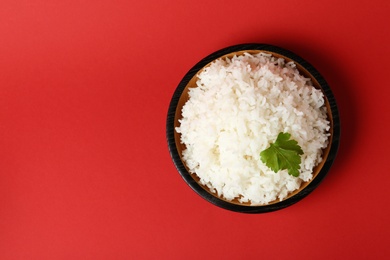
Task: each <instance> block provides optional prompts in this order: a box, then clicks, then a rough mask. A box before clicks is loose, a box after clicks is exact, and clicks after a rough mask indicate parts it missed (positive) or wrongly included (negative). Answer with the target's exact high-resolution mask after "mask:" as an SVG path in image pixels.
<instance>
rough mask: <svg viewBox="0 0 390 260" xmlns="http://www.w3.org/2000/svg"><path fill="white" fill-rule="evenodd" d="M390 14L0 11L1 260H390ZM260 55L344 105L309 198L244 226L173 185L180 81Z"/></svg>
mask: <svg viewBox="0 0 390 260" xmlns="http://www.w3.org/2000/svg"><path fill="white" fill-rule="evenodd" d="M389 3H390V2H389V1H387V0H359V1H339V0H326V1H325V0H320V1H287V0H281V1H259V0H241V1H219V0H215V1H205V0H199V1H182V0H172V1H168V0H167V1H124V0H123V1H122V0H95V1H86V0H84V1H83V0H81V1H71V0H62V1H38V0H24V1H22V0H12V1H10V0H2V1H1V2H0V259H4V260H8V259H199V258H200V257H202V258H204V259H244V258H246V259H255V258H256V259H259V258H263V259H282V258H288V259H384V258H385V257H386V256H387V257H389V256H390V246H389V245H388V243H389V240H388V238H389V235H390V224H389V217H390V209H389V184H390V175H389V173H390V171H389V170H390V166H389V159H388V151H389V148H388V147H389V145H390V142H389V138H388V133H389V130H388V127H389V122H390V120H389V119H390V118H389V112H390V102H389V100H388V98H389V94H390V90H389V89H390V86H389V83H388V82H389V81H388V80H387V77H388V76H389V75H390V72H389V60H390V52H389V44H390V41H389V40H390V37H389V34H388V28H389V24H390V23H389V22H390V18H389V15H388V13H389V12H390V4H389ZM247 42H259V43H268V44H274V45H278V46H280V47H284V48H287V49H289V50H291V51H293V52H295V53H296V54H298V55H300V56H301V57H303V58H304V59H306V60H308V61H309V62H310V63H312V65H314V66H315V67H316V68H317V69H318V70H319V71H320V72H321V74H322V75H323V76H324V77H325V79H326V80H327V81H328V83H329V85H330V86H331V88H332V90H333V92H334V95H335V97H336V99H337V101H338V105H339V109H340V115H341V123H342V136H341V146H340V150H339V154H338V157H337V160H336V162H335V164H334V166H333V168H332V169H331V171H330V172H329V174H328V176H327V177H326V178H325V180H324V181H323V182H322V183H321V185H320V186H319V187H318V188H317V189H316V190H315V191H314V192H313V193H311V194H310V195H309V196H308V197H307V198H305V199H304V200H302V201H300V202H299V203H297V204H295V205H293V206H291V207H289V208H286V209H283V210H281V211H277V212H273V213H267V214H258V215H247V214H240V213H234V212H230V211H227V210H224V209H220V208H217V207H215V206H213V205H211V204H210V203H208V202H206V201H205V200H203V199H202V198H201V197H199V196H198V195H197V194H195V193H194V192H193V191H192V190H191V189H190V188H189V187H188V186H187V185H186V184H185V182H184V181H183V180H182V178H181V177H180V175H179V174H178V173H177V171H176V169H175V167H174V165H173V163H172V161H171V158H170V156H169V152H168V148H167V143H166V139H165V120H166V113H167V109H168V105H169V102H170V98H171V96H172V94H173V91H174V90H175V88H176V86H177V85H178V83H179V81H180V80H181V78H182V77H183V76H184V74H185V73H186V72H187V71H188V70H189V69H190V68H191V67H192V66H193V65H194V64H195V63H196V62H198V61H199V60H200V59H202V58H203V57H205V56H207V55H208V54H210V53H212V52H214V51H216V50H219V49H221V48H224V47H227V46H230V45H233V44H239V43H247Z"/></svg>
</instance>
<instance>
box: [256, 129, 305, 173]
mask: <svg viewBox="0 0 390 260" xmlns="http://www.w3.org/2000/svg"><path fill="white" fill-rule="evenodd" d="M290 137H291V135H290V134H289V133H283V132H280V133H279V135H278V137H277V138H276V141H275V143H271V144H270V147H268V148H267V149H265V150H264V151H262V152H261V153H260V158H261V161H262V162H263V163H265V165H267V167H269V168H270V169H271V170H273V171H274V172H278V171H280V170H285V169H287V171H288V174H290V175H292V176H295V177H298V176H299V169H300V168H301V166H300V164H301V156H300V155H302V154H303V151H302V148H301V147H300V146H299V145H298V142H297V141H295V140H289V139H290Z"/></svg>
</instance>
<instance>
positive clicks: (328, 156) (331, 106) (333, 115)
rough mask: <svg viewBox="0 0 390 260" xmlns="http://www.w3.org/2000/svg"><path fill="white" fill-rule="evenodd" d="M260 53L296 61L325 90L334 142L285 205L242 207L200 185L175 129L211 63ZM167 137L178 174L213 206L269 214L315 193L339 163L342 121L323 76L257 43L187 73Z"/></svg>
mask: <svg viewBox="0 0 390 260" xmlns="http://www.w3.org/2000/svg"><path fill="white" fill-rule="evenodd" d="M260 51H261V52H266V53H271V54H272V55H273V56H275V57H278V58H283V59H285V60H286V61H293V62H294V63H295V64H296V66H297V69H298V70H299V72H300V73H301V74H302V75H304V76H305V77H308V78H311V80H312V83H313V85H314V87H316V88H318V89H321V90H322V92H323V93H324V96H325V104H326V107H327V113H328V114H327V115H328V120H329V121H330V130H329V132H330V140H329V144H328V147H327V148H326V149H324V151H323V160H322V162H321V163H320V164H319V165H318V166H316V167H315V168H314V169H313V178H312V180H311V181H309V182H305V183H303V184H302V185H301V187H300V189H298V190H297V191H295V192H293V193H291V194H289V195H288V197H287V198H285V199H284V200H282V201H279V200H275V201H273V202H271V203H269V204H267V205H251V204H250V203H240V202H238V201H228V200H225V199H223V198H220V197H218V196H217V195H216V194H214V193H212V192H210V190H209V189H208V188H207V187H205V186H203V185H201V184H199V178H198V177H197V176H196V175H195V174H190V173H189V171H188V169H187V167H186V165H185V163H184V162H183V161H182V159H181V152H182V150H183V149H185V146H184V145H183V144H181V143H180V135H179V134H178V133H177V132H176V131H175V127H177V126H179V122H178V120H179V119H180V118H181V108H182V107H183V105H184V104H185V102H186V101H187V100H188V88H189V87H195V86H196V74H197V73H198V72H199V71H200V70H202V69H203V68H204V67H205V66H207V65H208V64H209V63H210V62H212V61H214V60H215V59H218V58H221V57H225V56H227V57H231V56H234V55H239V54H241V53H243V52H249V53H258V52H260ZM166 135H167V141H168V147H169V151H170V154H171V157H172V160H173V162H174V164H175V166H176V168H177V170H178V171H179V173H180V175H181V176H182V177H183V179H184V180H185V182H186V183H187V184H188V185H189V186H190V187H191V188H192V189H193V190H194V191H195V192H196V193H198V194H199V195H200V196H201V197H203V198H204V199H206V200H207V201H209V202H210V203H212V204H214V205H216V206H219V207H221V208H224V209H227V210H231V211H236V212H242V213H265V212H272V211H275V210H279V209H283V208H286V207H288V206H291V205H293V204H294V203H296V202H298V201H300V200H301V199H303V198H304V197H306V196H307V195H308V194H309V193H311V192H312V191H313V190H314V189H315V188H316V187H317V186H318V185H319V184H320V182H321V181H322V180H323V179H324V177H325V176H326V175H327V173H328V172H329V169H330V168H331V166H332V164H333V161H334V160H335V157H336V154H337V150H338V147H339V140H340V119H339V113H338V109H337V104H336V101H335V98H334V96H333V94H332V91H331V89H330V88H329V86H328V84H327V83H326V81H325V80H324V78H323V77H322V76H321V75H320V73H319V72H318V71H317V70H316V69H315V68H314V67H313V66H312V65H310V64H309V63H308V62H307V61H305V60H304V59H302V58H301V57H299V56H298V55H296V54H294V53H292V52H291V51H288V50H285V49H283V48H280V47H277V46H273V45H269V44H257V43H251V44H239V45H234V46H230V47H227V48H224V49H221V50H219V51H216V52H214V53H212V54H210V55H208V56H207V57H205V58H204V59H202V60H201V61H199V62H198V63H197V64H196V65H195V66H194V67H192V68H191V69H190V70H189V71H188V72H187V74H186V75H185V76H184V77H183V79H182V80H181V81H180V83H179V85H178V86H177V88H176V90H175V92H174V94H173V97H172V99H171V102H170V105H169V109H168V116H167V125H166Z"/></svg>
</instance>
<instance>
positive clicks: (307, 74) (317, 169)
mask: <svg viewBox="0 0 390 260" xmlns="http://www.w3.org/2000/svg"><path fill="white" fill-rule="evenodd" d="M245 52H246V53H250V54H257V53H259V52H264V53H269V54H272V55H273V56H274V57H276V58H283V59H284V60H285V61H286V62H290V61H293V62H294V63H295V64H296V67H297V69H298V70H299V72H300V73H301V74H302V75H303V76H305V77H306V78H310V79H311V81H312V84H313V86H314V87H315V88H317V89H321V90H322V92H324V89H323V88H322V87H321V85H320V84H319V82H318V80H317V79H316V77H315V75H312V74H311V73H310V72H309V71H308V70H307V69H305V68H304V67H303V66H302V65H301V64H299V63H298V62H297V61H295V60H292V59H290V58H288V57H286V56H283V55H281V54H278V53H275V52H272V51H267V50H241V51H235V52H231V53H229V54H226V55H223V56H221V57H220V58H226V57H228V58H232V57H233V56H235V55H237V56H239V55H242V54H243V53H245ZM209 64H210V63H209ZM209 64H207V65H206V66H204V67H203V68H205V67H207V66H208V65H209ZM203 68H201V69H200V70H199V71H198V72H197V73H196V74H195V75H194V76H193V77H192V78H191V79H190V80H189V81H188V83H187V85H186V86H185V88H184V90H183V92H182V94H181V96H180V98H179V101H178V104H177V107H176V111H175V116H174V127H175V128H176V127H178V126H179V125H180V123H179V120H180V119H181V118H182V113H181V111H182V108H183V106H184V104H185V103H186V102H187V100H188V99H189V95H188V91H189V89H190V88H195V87H197V85H196V81H197V76H198V74H199V73H200V72H201V71H202V70H203ZM324 100H325V106H326V109H327V116H328V120H329V122H330V130H329V133H330V136H329V140H328V146H327V147H326V148H325V149H323V151H322V152H323V155H322V161H321V163H319V164H318V165H317V166H316V167H315V168H314V169H313V178H312V180H310V181H308V182H302V184H301V186H300V188H299V189H298V190H295V191H294V192H292V193H290V194H289V195H288V196H287V197H286V198H285V199H284V200H286V199H288V198H291V197H293V196H295V195H296V194H298V193H300V192H301V191H302V190H304V189H305V188H306V187H307V186H308V185H309V184H310V183H311V182H312V181H313V180H314V179H315V178H316V177H317V176H318V174H319V172H320V171H321V169H322V167H323V166H324V163H325V162H326V161H327V157H328V155H329V151H330V147H331V144H332V139H333V126H334V125H333V124H334V122H333V116H332V111H331V106H330V104H329V100H328V98H327V96H326V95H325V93H324ZM174 139H175V144H176V149H177V151H178V153H179V156H180V158H182V152H183V150H185V148H186V147H185V145H184V144H182V143H181V142H180V134H179V133H177V132H176V131H175V133H174ZM182 163H183V165H184V166H185V168H186V170H187V171H188V172H189V170H188V168H187V166H186V164H185V162H184V161H183V160H182ZM191 177H192V178H193V179H194V180H195V181H196V182H197V183H198V185H199V186H200V187H202V188H203V189H204V190H205V191H206V192H208V193H209V194H211V195H212V196H214V197H217V198H218V199H220V200H224V201H226V202H228V203H232V204H236V205H243V206H262V205H257V204H251V203H249V202H248V203H241V202H239V201H238V199H234V200H232V201H228V200H225V199H224V198H222V197H219V196H218V195H217V194H215V193H212V192H211V191H210V190H209V188H207V187H206V186H204V185H201V184H200V183H199V177H198V176H197V175H196V174H191ZM279 202H280V201H279V200H278V199H277V200H274V201H271V202H270V203H269V204H267V205H272V204H276V203H279ZM267 205H264V206H267Z"/></svg>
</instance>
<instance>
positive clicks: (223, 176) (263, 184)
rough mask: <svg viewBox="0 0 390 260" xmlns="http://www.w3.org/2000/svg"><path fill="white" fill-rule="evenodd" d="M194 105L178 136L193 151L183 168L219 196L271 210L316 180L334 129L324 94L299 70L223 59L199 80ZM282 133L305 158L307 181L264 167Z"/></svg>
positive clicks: (269, 59) (185, 112)
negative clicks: (265, 152) (267, 154)
mask: <svg viewBox="0 0 390 260" xmlns="http://www.w3.org/2000/svg"><path fill="white" fill-rule="evenodd" d="M189 97H190V98H189V100H188V101H187V102H186V103H185V105H184V106H183V109H182V116H183V118H182V119H181V120H180V126H179V127H177V128H176V131H177V132H178V133H179V134H180V136H181V142H182V143H184V144H185V146H186V149H185V150H184V151H183V154H182V155H183V160H184V162H185V164H186V165H187V167H188V168H189V170H190V172H191V173H192V174H196V175H197V176H199V178H200V183H201V184H203V185H205V186H207V187H208V188H209V189H210V190H211V191H212V192H214V193H217V194H218V196H220V197H222V198H224V199H226V200H229V201H231V200H233V199H238V201H240V202H249V203H251V204H252V205H254V204H257V205H265V204H268V203H269V202H271V201H273V200H277V199H279V200H283V199H284V198H286V196H287V195H288V194H289V193H291V192H293V191H294V190H296V189H298V188H299V187H300V186H301V183H302V182H306V181H309V180H311V179H312V177H313V175H312V171H313V167H315V166H316V165H317V164H318V163H319V162H321V156H322V149H323V148H325V147H326V146H327V144H328V137H329V133H328V130H329V121H328V120H327V115H326V108H325V105H324V96H323V93H322V92H321V91H320V90H318V89H316V88H314V87H313V86H312V83H311V81H310V80H309V79H307V78H304V77H303V76H301V75H300V74H299V72H298V70H297V69H296V67H295V64H294V63H293V62H288V63H286V62H285V60H284V59H281V58H275V57H273V56H271V55H270V54H266V53H258V54H248V53H244V54H243V55H239V56H234V57H233V58H231V59H229V58H225V59H217V60H215V61H213V62H212V63H211V64H210V65H209V66H207V67H206V68H204V70H202V71H201V73H199V75H198V80H197V87H195V88H191V89H190V90H189ZM280 132H288V133H290V134H291V138H292V139H294V140H296V141H297V142H298V144H299V145H300V146H301V148H302V150H303V152H304V154H303V155H302V156H301V169H300V175H299V177H293V176H290V175H289V174H288V173H287V170H282V171H279V172H278V173H275V172H273V171H272V170H270V169H269V168H268V167H267V166H266V165H265V164H264V163H263V162H262V161H261V160H260V152H261V151H263V150H264V149H266V148H268V147H269V144H270V143H271V142H274V141H275V140H276V138H277V136H278V134H279V133H280Z"/></svg>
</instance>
